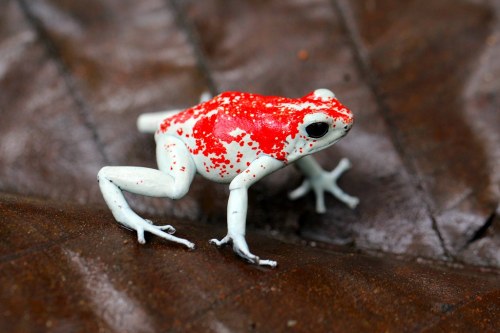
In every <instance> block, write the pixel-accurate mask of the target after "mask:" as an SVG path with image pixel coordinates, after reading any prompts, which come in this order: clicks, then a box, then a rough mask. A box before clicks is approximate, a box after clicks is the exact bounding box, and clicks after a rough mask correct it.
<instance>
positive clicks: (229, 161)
mask: <svg viewBox="0 0 500 333" xmlns="http://www.w3.org/2000/svg"><path fill="white" fill-rule="evenodd" d="M257 157H258V156H257V154H256V153H255V152H253V151H252V152H247V153H245V154H242V153H241V152H239V151H229V152H228V153H227V154H225V155H221V156H215V155H209V156H205V155H203V154H196V155H193V160H194V162H195V164H196V169H197V171H198V173H199V174H200V175H202V176H203V177H205V178H207V179H209V180H211V181H214V182H218V183H230V182H231V181H232V180H233V179H234V177H236V176H237V175H239V174H240V173H241V172H243V171H245V169H246V168H248V166H249V165H250V163H252V161H254V160H255V159H256V158H257Z"/></svg>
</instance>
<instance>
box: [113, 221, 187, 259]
mask: <svg viewBox="0 0 500 333" xmlns="http://www.w3.org/2000/svg"><path fill="white" fill-rule="evenodd" d="M129 216H130V217H131V218H130V219H128V220H127V221H119V222H120V223H122V224H123V225H124V226H125V227H127V228H130V229H132V230H135V231H136V232H137V240H138V241H139V243H141V244H145V243H146V239H145V238H144V232H145V231H147V232H150V233H152V234H155V235H156V236H158V237H161V238H164V239H166V240H169V241H171V242H174V243H178V244H182V245H184V246H186V247H187V248H188V249H190V250H192V249H194V247H195V246H194V244H193V243H191V242H190V241H188V240H187V239H183V238H179V237H176V236H173V235H172V234H173V233H174V232H175V228H174V227H172V226H170V225H154V224H153V222H152V221H151V220H146V219H143V218H141V217H139V216H138V215H136V214H135V213H134V214H133V215H129ZM165 231H166V232H165Z"/></svg>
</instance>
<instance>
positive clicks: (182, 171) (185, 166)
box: [98, 136, 196, 249]
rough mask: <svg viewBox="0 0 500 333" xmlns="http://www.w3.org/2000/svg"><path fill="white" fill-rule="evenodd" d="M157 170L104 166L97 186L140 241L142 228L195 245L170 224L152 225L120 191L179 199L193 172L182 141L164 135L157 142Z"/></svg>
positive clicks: (142, 234) (186, 189) (120, 219)
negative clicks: (176, 231) (134, 209)
mask: <svg viewBox="0 0 500 333" xmlns="http://www.w3.org/2000/svg"><path fill="white" fill-rule="evenodd" d="M156 152H157V156H158V165H159V170H156V169H150V168H142V167H127V166H116V167H110V166H108V167H104V168H102V169H101V170H100V171H99V174H98V180H99V187H100V189H101V192H102V194H103V196H104V200H105V201H106V203H107V205H108V207H109V208H110V209H111V212H112V213H113V216H114V217H115V219H116V220H117V221H118V222H120V223H121V224H123V225H124V226H125V227H127V228H130V229H133V230H135V231H136V232H137V239H138V241H139V243H142V244H143V243H145V239H144V232H145V231H147V232H150V233H152V234H155V235H157V236H159V237H162V238H164V239H167V240H170V241H172V242H176V243H179V244H183V245H185V246H187V247H188V248H191V249H192V248H194V244H193V243H191V242H189V241H188V240H186V239H182V238H179V237H176V236H173V235H172V233H174V232H175V229H174V228H173V227H171V226H168V225H167V226H155V225H153V224H152V223H151V221H149V220H146V219H143V218H142V217H140V216H139V215H137V214H136V213H135V212H134V211H133V210H132V209H131V208H130V206H129V205H128V203H127V201H126V200H125V197H124V195H123V193H122V191H127V192H130V193H134V194H141V195H146V196H151V197H167V198H170V199H180V198H182V197H183V196H184V195H185V194H186V193H187V192H188V190H189V187H190V185H191V182H192V180H193V178H194V175H195V173H196V167H195V165H194V161H193V160H192V158H191V155H190V154H189V151H188V150H187V148H186V146H185V145H184V143H183V142H182V141H180V140H179V139H177V138H174V137H168V136H163V137H161V138H160V139H159V141H158V142H157V149H156Z"/></svg>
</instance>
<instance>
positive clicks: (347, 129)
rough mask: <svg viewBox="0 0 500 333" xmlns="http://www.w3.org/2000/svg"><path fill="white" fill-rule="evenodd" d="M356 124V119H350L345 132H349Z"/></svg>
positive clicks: (345, 126)
mask: <svg viewBox="0 0 500 333" xmlns="http://www.w3.org/2000/svg"><path fill="white" fill-rule="evenodd" d="M353 124H354V118H350V119H349V120H348V121H347V122H346V123H345V125H344V129H345V132H346V133H347V132H349V131H350V130H351V128H352V125H353Z"/></svg>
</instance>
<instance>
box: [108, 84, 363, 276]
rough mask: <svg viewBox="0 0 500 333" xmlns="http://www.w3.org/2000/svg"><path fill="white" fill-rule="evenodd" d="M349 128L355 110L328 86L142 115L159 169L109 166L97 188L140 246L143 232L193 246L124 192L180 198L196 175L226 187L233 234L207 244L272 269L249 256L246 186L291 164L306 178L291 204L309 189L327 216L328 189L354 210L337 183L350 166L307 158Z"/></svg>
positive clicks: (230, 95)
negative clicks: (326, 166)
mask: <svg viewBox="0 0 500 333" xmlns="http://www.w3.org/2000/svg"><path fill="white" fill-rule="evenodd" d="M158 124H159V125H158ZM352 124H353V115H352V113H351V111H349V110H348V109H347V108H346V107H345V106H343V105H342V104H341V103H340V102H339V101H338V100H337V99H336V98H335V95H334V94H333V93H332V92H331V91H330V90H327V89H318V90H315V91H314V92H312V93H310V94H308V95H306V96H304V97H302V98H298V99H290V98H284V97H270V96H261V95H256V94H248V93H238V92H226V93H222V94H220V95H218V96H216V97H215V98H213V99H211V100H205V101H204V102H202V103H201V104H199V105H197V106H195V107H192V108H190V109H187V110H183V111H167V112H162V113H153V114H144V115H141V116H140V117H139V119H138V127H139V130H141V131H143V132H155V140H156V157H157V162H158V170H156V169H149V168H141V167H127V166H116V167H111V166H107V167H104V168H102V169H101V170H100V172H99V174H98V180H99V186H100V188H101V191H102V194H103V196H104V199H105V201H106V203H107V204H108V206H109V208H110V209H111V211H112V213H113V216H114V217H115V219H116V220H117V221H118V222H119V223H121V224H123V225H124V226H125V227H128V228H130V229H133V230H135V231H136V232H137V237H138V241H139V243H145V239H144V232H145V231H148V232H150V233H153V234H155V235H157V236H160V237H163V238H165V239H168V240H170V241H173V242H176V243H180V244H184V245H185V246H187V247H188V248H190V249H192V248H194V244H193V243H191V242H189V241H188V240H186V239H182V238H178V237H175V236H174V235H172V234H173V233H174V232H175V229H174V228H173V227H172V226H170V225H165V226H156V225H153V224H152V222H151V221H149V220H146V219H143V218H141V217H140V216H138V215H137V214H136V213H135V212H134V211H132V209H131V208H130V207H129V205H128V204H127V202H126V200H125V198H124V196H123V194H122V191H128V192H131V193H135V194H142V195H146V196H153V197H167V198H171V199H179V198H182V197H183V196H184V195H185V194H186V193H187V192H188V190H189V186H190V185H191V182H192V180H193V178H194V175H195V174H196V173H199V174H201V175H202V176H204V177H205V178H208V179H210V180H213V181H215V182H218V183H228V184H229V189H230V195H229V202H228V207H227V225H228V232H227V235H226V236H225V237H224V238H222V239H221V240H217V239H212V240H211V241H210V242H211V243H213V244H215V245H217V246H222V245H224V244H228V243H232V245H233V249H234V251H235V252H236V253H237V254H238V255H239V256H240V257H242V258H244V259H246V260H247V261H249V262H251V263H255V264H258V265H268V266H272V267H274V266H276V264H277V263H276V262H275V261H272V260H263V259H260V258H259V257H257V256H255V255H254V254H252V253H251V252H250V250H249V248H248V245H247V242H246V240H245V228H246V215H247V190H248V188H249V187H250V186H252V185H253V184H254V183H256V182H257V181H259V180H260V179H262V178H264V177H265V176H267V175H269V174H270V173H272V172H274V171H276V170H278V169H281V168H283V167H285V166H287V165H289V164H292V163H294V164H295V165H296V166H297V167H298V169H299V170H300V171H301V172H302V173H303V174H304V175H305V177H306V179H305V180H304V182H303V183H302V185H300V186H299V187H298V188H297V189H296V190H294V191H292V192H291V193H290V195H289V196H290V198H291V199H296V198H298V197H301V196H303V195H304V194H306V193H307V192H308V191H310V190H312V191H314V193H315V194H316V210H317V211H318V212H319V213H322V212H325V204H324V192H330V193H331V194H333V195H334V196H335V197H336V198H338V199H339V200H341V201H342V202H344V203H345V204H347V205H348V206H349V207H351V208H354V207H355V206H356V205H357V204H358V202H359V200H358V199H357V198H355V197H352V196H350V195H347V194H346V193H344V192H343V191H342V190H341V189H340V188H339V187H338V186H337V183H336V182H337V179H338V178H339V177H340V175H341V174H342V173H343V172H344V171H345V170H347V169H348V168H349V167H350V163H349V161H348V160H347V159H342V160H341V161H340V163H339V165H338V166H337V167H336V168H335V169H334V170H333V171H331V172H327V171H324V170H323V169H322V168H321V167H320V166H319V165H318V163H317V162H316V161H315V160H314V159H313V157H311V156H310V154H312V153H315V152H317V151H320V150H322V149H325V148H327V147H329V146H331V145H333V144H334V143H336V142H337V141H339V140H340V139H341V138H342V137H344V136H345V135H346V134H347V132H349V130H350V129H351V127H352Z"/></svg>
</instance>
